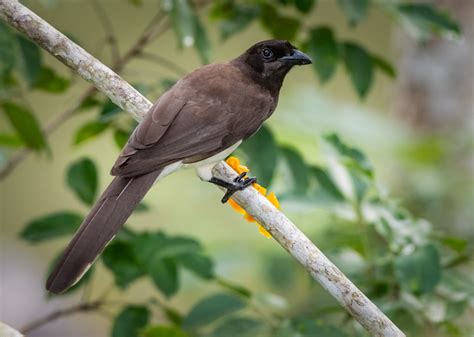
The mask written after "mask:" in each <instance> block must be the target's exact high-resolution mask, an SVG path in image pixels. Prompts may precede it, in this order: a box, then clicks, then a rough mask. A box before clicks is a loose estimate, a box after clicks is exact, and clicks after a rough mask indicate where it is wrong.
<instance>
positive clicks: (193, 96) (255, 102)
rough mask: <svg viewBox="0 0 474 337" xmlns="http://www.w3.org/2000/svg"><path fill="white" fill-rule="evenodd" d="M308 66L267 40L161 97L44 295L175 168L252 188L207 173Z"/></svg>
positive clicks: (232, 187)
mask: <svg viewBox="0 0 474 337" xmlns="http://www.w3.org/2000/svg"><path fill="white" fill-rule="evenodd" d="M310 63H311V59H310V58H309V57H308V56H307V55H305V54H304V53H302V52H301V51H299V50H297V49H296V48H295V47H294V46H292V45H291V44H290V43H289V42H287V41H281V40H267V41H262V42H259V43H257V44H255V45H253V46H252V47H250V48H249V49H248V50H247V51H246V52H245V53H243V54H242V55H240V56H239V57H237V58H235V59H233V60H231V61H229V62H224V63H217V64H210V65H206V66H203V67H201V68H199V69H197V70H195V71H193V72H192V73H190V74H189V75H187V76H185V77H184V78H182V79H181V80H180V81H178V82H177V83H176V84H175V85H174V86H173V87H172V88H171V89H169V90H168V91H167V92H166V93H165V94H163V95H162V96H161V97H160V98H159V100H158V101H157V102H156V103H155V104H154V105H153V107H152V108H151V109H150V111H148V113H147V114H146V115H145V117H144V119H143V120H142V121H141V122H140V124H139V125H138V126H137V128H136V129H135V130H134V131H133V133H132V135H131V136H130V139H129V140H128V143H127V144H126V145H125V147H124V148H123V150H122V152H121V153H120V155H119V157H118V159H117V161H116V162H115V165H114V166H113V168H112V171H111V173H112V175H113V176H115V178H114V179H113V180H112V182H111V183H110V185H109V186H108V187H107V189H106V190H105V191H104V192H103V194H102V195H101V197H100V198H99V199H98V200H97V202H96V203H95V204H94V206H93V207H92V210H91V211H90V213H89V215H87V217H86V218H85V219H84V221H83V223H82V225H81V226H80V228H79V229H78V231H77V232H76V234H75V235H74V238H73V239H72V241H71V242H70V243H69V245H68V246H67V248H66V249H65V251H64V253H63V255H62V257H61V259H60V260H59V262H58V263H57V265H56V266H55V268H54V269H53V271H52V272H51V274H50V276H49V278H48V280H47V283H46V288H47V289H48V290H49V291H51V292H53V293H61V292H64V291H65V290H67V289H68V288H70V287H71V286H72V285H73V284H74V283H75V282H77V281H78V280H79V279H80V278H81V276H82V275H83V274H84V273H85V272H86V271H87V269H88V267H89V266H90V265H91V264H92V263H93V262H94V260H95V259H96V258H97V256H98V255H99V254H100V253H101V252H102V250H103V249H104V248H105V246H106V245H107V244H108V243H109V242H110V241H111V240H112V239H113V237H114V236H115V235H116V234H117V232H118V231H119V230H120V228H121V227H122V225H123V224H124V223H125V221H126V220H127V219H128V217H129V216H130V214H131V213H132V211H133V209H134V208H135V207H136V206H137V205H138V203H139V202H140V201H141V200H142V199H143V197H144V196H145V194H146V192H147V191H148V190H149V189H150V188H151V186H152V185H153V183H154V182H155V181H157V180H159V179H161V178H163V177H164V176H166V175H168V174H170V173H172V172H174V171H176V170H177V169H179V168H181V167H183V166H189V165H192V166H195V167H196V168H197V172H198V175H199V177H200V178H201V179H202V180H205V181H209V182H211V183H214V184H217V185H219V186H222V187H224V188H226V189H227V192H226V194H225V196H224V198H223V199H222V201H223V202H226V201H227V200H228V198H229V197H230V196H231V195H232V194H233V193H234V192H236V191H239V190H242V189H244V188H246V187H247V186H249V185H251V184H252V183H253V182H255V178H246V177H245V176H243V175H241V176H239V177H238V178H237V179H235V180H234V181H233V182H226V181H222V180H219V179H216V178H214V177H212V174H211V169H212V167H213V166H214V165H215V164H216V163H217V162H218V161H220V160H222V159H225V158H226V157H227V156H228V155H229V154H230V153H231V152H232V151H234V149H235V148H237V146H239V144H240V143H242V141H243V140H245V139H247V138H248V137H250V136H251V135H253V134H254V133H255V132H256V131H257V130H258V129H259V128H260V126H261V125H262V123H263V122H264V121H265V120H266V119H267V118H268V117H270V115H271V114H272V113H273V111H274V110H275V107H276V105H277V102H278V95H279V92H280V88H281V86H282V83H283V79H284V78H285V75H286V74H287V73H288V71H289V70H290V69H291V68H292V67H293V66H294V65H303V64H310Z"/></svg>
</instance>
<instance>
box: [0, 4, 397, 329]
mask: <svg viewBox="0 0 474 337" xmlns="http://www.w3.org/2000/svg"><path fill="white" fill-rule="evenodd" d="M0 17H1V18H3V19H4V20H5V21H7V22H8V23H9V24H10V25H12V26H13V27H15V28H16V29H18V30H19V31H21V32H23V33H24V34H25V35H26V36H28V37H29V38H30V39H31V40H33V41H35V42H36V43H38V44H39V45H40V46H42V47H43V48H45V49H46V50H48V51H49V52H51V53H52V54H53V55H54V56H55V57H56V58H58V59H59V60H60V61H61V62H63V63H64V64H66V65H67V66H69V67H71V68H72V69H73V70H75V71H76V72H78V73H79V75H81V76H82V77H83V78H84V79H85V80H87V81H89V82H92V83H93V84H94V85H95V86H96V87H97V89H98V90H100V91H102V92H103V93H104V94H106V95H107V96H108V97H109V98H110V99H111V100H112V101H113V102H114V103H115V104H117V105H119V106H121V107H122V108H123V109H124V110H126V111H128V112H129V113H131V114H132V115H133V116H134V117H135V118H136V119H141V118H143V116H144V115H145V114H146V113H147V111H148V110H149V108H150V107H151V105H152V104H151V102H150V101H148V100H147V99H146V98H145V97H143V96H142V95H140V93H138V92H137V91H136V90H135V89H134V88H133V87H132V86H130V85H129V84H128V83H127V82H125V81H124V80H123V79H121V78H120V77H119V76H118V75H117V74H115V73H114V72H113V71H112V70H110V69H109V68H107V67H106V66H105V65H103V64H102V63H100V62H99V61H98V60H97V59H95V58H94V57H93V56H91V55H90V54H88V53H87V52H86V51H85V50H84V49H82V48H80V47H79V46H77V45H75V44H74V43H73V42H72V41H70V40H69V39H68V38H67V37H65V36H64V35H63V34H61V33H60V32H58V31H57V30H56V29H54V28H53V27H52V26H50V25H49V24H48V23H47V22H45V21H44V20H42V19H41V18H40V17H38V16H37V15H36V14H34V13H33V12H31V11H30V10H29V9H27V8H26V7H24V6H23V5H21V4H20V3H19V2H17V1H12V0H0ZM213 173H214V174H215V175H216V177H219V178H221V179H225V180H228V181H231V180H232V179H233V178H234V177H235V176H236V173H235V172H234V171H233V170H232V169H231V168H230V167H229V166H228V165H227V164H225V163H224V162H221V163H219V164H217V165H216V167H215V168H214V170H213ZM234 199H235V200H236V202H237V203H238V204H239V205H240V206H241V207H243V208H244V209H245V210H246V211H247V212H248V213H249V214H250V215H252V216H253V217H254V218H255V219H256V220H257V221H258V222H259V223H260V224H261V225H262V226H263V227H265V229H266V230H268V231H269V232H270V233H271V234H272V236H273V238H274V239H275V240H276V241H277V242H278V243H279V244H280V245H281V246H282V247H283V248H284V249H285V250H287V251H288V252H289V253H290V254H291V255H293V256H294V257H295V258H296V259H297V260H298V261H299V262H300V263H301V264H302V265H303V266H304V268H305V269H306V270H307V271H308V272H309V273H310V274H311V276H312V277H313V278H314V279H315V280H316V281H318V282H319V283H320V284H321V285H322V286H323V287H324V288H325V289H326V290H327V291H328V292H329V293H330V294H331V295H332V296H333V297H334V298H335V299H336V300H337V301H338V302H339V303H340V304H341V305H342V306H343V307H344V308H345V309H346V310H347V312H349V313H350V314H351V315H352V316H354V318H355V319H356V320H357V321H358V322H359V323H360V324H361V325H362V326H363V327H364V328H365V329H366V330H367V331H368V332H369V333H370V334H371V335H372V336H380V337H382V336H383V337H403V336H405V334H404V333H403V332H401V331H400V330H399V329H398V328H397V327H396V326H395V325H394V324H393V323H392V322H391V321H390V319H388V318H387V316H385V315H384V314H383V313H382V312H381V311H380V310H379V309H378V308H377V307H376V306H375V305H374V304H373V303H372V302H371V301H370V300H369V299H368V298H367V297H366V296H365V295H364V294H363V293H362V292H361V291H360V290H359V289H358V288H357V287H356V286H355V285H354V284H353V283H352V282H351V281H350V280H349V279H348V278H347V277H346V276H345V275H344V274H343V273H342V272H341V271H340V270H339V269H338V268H337V267H336V266H335V265H334V264H333V263H332V262H331V261H329V259H328V258H327V257H326V256H324V254H323V253H322V252H321V251H320V250H319V249H318V248H317V247H316V246H315V245H314V244H313V243H312V242H311V241H310V240H309V239H308V238H307V237H306V236H305V235H304V234H303V233H302V232H301V231H300V230H299V229H298V228H297V227H296V226H295V225H294V224H293V223H292V222H291V221H290V220H289V219H288V218H287V217H286V216H285V215H284V214H283V213H281V212H280V211H279V210H277V209H276V208H275V207H274V206H273V205H272V204H271V203H270V202H269V201H268V200H267V199H265V198H264V197H263V196H261V195H260V194H259V193H258V192H257V191H256V190H255V189H253V188H248V189H245V190H243V191H240V192H237V193H236V194H235V196H234Z"/></svg>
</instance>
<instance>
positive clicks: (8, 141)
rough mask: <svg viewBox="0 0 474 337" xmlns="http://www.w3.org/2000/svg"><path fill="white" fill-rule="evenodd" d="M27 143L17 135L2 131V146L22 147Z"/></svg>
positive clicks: (0, 138)
mask: <svg viewBox="0 0 474 337" xmlns="http://www.w3.org/2000/svg"><path fill="white" fill-rule="evenodd" d="M24 145H25V143H23V141H22V140H21V139H20V138H19V137H18V136H17V135H10V134H6V133H0V147H11V148H16V147H22V146H24Z"/></svg>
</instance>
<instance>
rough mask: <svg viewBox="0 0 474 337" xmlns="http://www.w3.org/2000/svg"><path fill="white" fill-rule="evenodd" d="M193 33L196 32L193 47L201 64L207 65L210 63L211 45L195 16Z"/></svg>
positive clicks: (202, 26)
mask: <svg viewBox="0 0 474 337" xmlns="http://www.w3.org/2000/svg"><path fill="white" fill-rule="evenodd" d="M195 25H196V27H195V32H196V37H195V38H196V42H195V44H194V46H195V47H196V50H197V51H198V54H199V57H200V58H201V62H202V63H203V64H207V63H209V62H210V59H211V43H210V42H209V38H208V37H207V32H206V29H205V28H204V25H203V24H202V22H201V20H199V17H198V16H195Z"/></svg>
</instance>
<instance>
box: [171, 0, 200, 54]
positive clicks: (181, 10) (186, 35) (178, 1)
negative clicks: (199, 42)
mask: <svg viewBox="0 0 474 337" xmlns="http://www.w3.org/2000/svg"><path fill="white" fill-rule="evenodd" d="M163 3H164V7H165V9H166V10H168V8H167V7H166V6H167V5H171V13H170V14H171V20H172V22H173V28H174V31H175V33H176V37H177V39H178V44H179V46H180V47H190V46H192V45H193V44H194V43H195V36H196V18H195V15H194V12H193V9H192V8H191V4H190V3H189V1H188V0H173V1H165V2H163Z"/></svg>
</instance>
